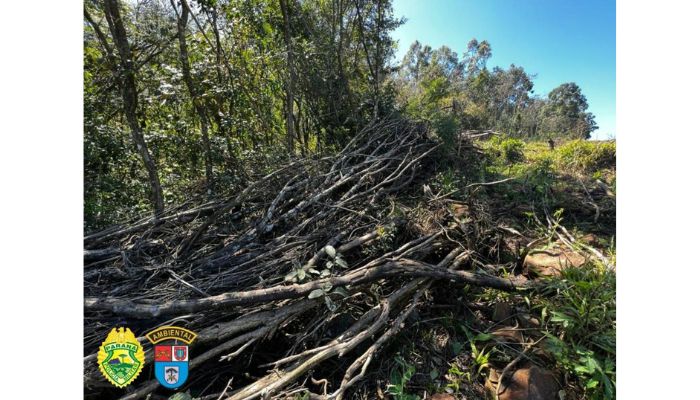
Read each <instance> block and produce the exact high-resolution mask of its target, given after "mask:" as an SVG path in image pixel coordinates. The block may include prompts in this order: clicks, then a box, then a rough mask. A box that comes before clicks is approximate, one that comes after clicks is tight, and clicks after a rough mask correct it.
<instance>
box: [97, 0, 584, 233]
mask: <svg viewBox="0 0 700 400" xmlns="http://www.w3.org/2000/svg"><path fill="white" fill-rule="evenodd" d="M403 22H404V20H403V19H402V18H401V16H397V15H395V14H394V12H393V8H392V4H391V2H390V1H389V0H230V1H215V0H197V1H189V0H167V1H166V0H137V1H119V0H104V1H96V0H87V1H86V2H85V3H84V27H85V29H84V130H85V134H84V157H85V164H84V165H85V167H84V168H85V171H84V173H85V180H84V182H85V183H84V185H85V187H84V191H85V229H86V230H94V229H96V228H101V227H104V226H107V225H110V224H112V223H115V222H117V221H122V220H125V219H129V218H133V217H134V216H136V215H142V214H146V213H149V212H155V213H156V214H159V213H162V212H163V210H164V208H166V207H167V206H168V205H169V204H172V203H174V202H177V201H182V200H183V199H185V198H186V196H191V195H192V194H193V193H200V194H203V195H212V194H216V193H219V192H221V191H222V190H224V188H225V189H226V190H232V189H235V188H236V187H242V186H244V185H245V184H246V182H249V181H250V179H251V175H252V174H254V173H257V172H264V171H266V170H270V169H272V168H274V166H275V165H278V163H279V162H280V161H282V160H288V159H289V158H290V157H296V156H303V157H306V156H317V155H320V154H327V153H331V152H334V151H337V150H339V149H340V148H341V147H342V146H343V145H344V144H345V143H347V142H348V140H350V139H351V138H352V136H353V134H354V132H357V131H358V129H359V128H360V127H362V126H365V125H366V124H368V123H370V122H371V121H373V120H377V119H381V118H384V117H386V116H390V115H403V116H406V117H409V118H411V119H414V120H417V121H422V122H423V123H426V124H428V125H429V126H430V127H431V129H433V130H434V131H435V132H436V133H437V134H438V135H439V136H440V137H442V138H443V139H445V141H446V142H450V139H451V138H452V137H453V136H454V135H456V134H457V133H459V132H462V131H464V130H473V129H494V130H497V131H501V132H504V133H506V134H508V135H510V136H514V137H519V138H525V139H528V138H537V139H541V138H552V137H567V138H588V137H589V136H590V133H591V132H592V131H594V130H595V129H596V128H597V126H596V124H595V119H594V116H593V115H592V114H591V113H590V112H588V111H587V109H588V103H587V100H586V97H585V95H584V94H583V93H582V91H581V88H580V87H579V86H578V85H576V84H575V83H573V82H568V83H563V84H562V85H560V86H559V87H557V88H555V89H554V90H552V91H551V92H550V93H549V94H548V96H547V97H540V96H537V95H535V94H534V92H533V87H534V84H533V78H534V75H533V74H532V73H530V72H527V71H525V70H524V69H523V68H522V67H519V66H516V65H510V66H509V67H508V68H507V69H504V68H501V67H493V68H490V69H489V67H488V65H487V64H488V61H489V59H490V57H491V55H492V52H493V51H497V49H492V48H491V45H490V44H489V42H488V41H487V40H481V41H478V40H476V39H471V40H468V38H465V48H464V49H458V50H460V51H463V52H462V54H459V53H458V50H453V49H450V48H448V47H445V46H443V47H440V48H438V49H433V48H431V47H430V46H427V45H423V44H421V43H420V42H415V43H413V44H412V45H411V47H410V49H409V51H408V52H407V54H406V55H405V56H403V58H402V59H401V60H397V56H399V55H397V54H396V42H395V41H394V40H393V39H392V36H391V33H392V31H393V30H394V29H395V28H397V27H398V26H400V25H401V24H402V23H403Z"/></svg>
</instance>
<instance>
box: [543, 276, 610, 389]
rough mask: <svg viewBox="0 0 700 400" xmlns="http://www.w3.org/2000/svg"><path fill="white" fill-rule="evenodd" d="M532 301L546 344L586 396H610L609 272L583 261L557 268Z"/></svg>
mask: <svg viewBox="0 0 700 400" xmlns="http://www.w3.org/2000/svg"><path fill="white" fill-rule="evenodd" d="M547 290H553V291H556V296H547V297H543V298H541V299H538V300H536V301H535V302H534V304H535V306H534V307H533V312H536V311H540V313H541V315H542V320H543V321H545V327H547V330H545V331H544V332H545V334H546V336H547V347H548V349H549V350H550V351H551V354H553V355H554V357H555V358H556V360H557V363H558V364H560V365H561V366H562V367H563V368H564V369H565V370H566V371H567V372H568V373H569V374H570V375H571V376H572V377H575V379H577V380H578V381H579V382H580V384H581V386H582V387H583V388H584V392H585V394H586V396H587V397H589V398H591V399H611V398H613V397H614V393H615V274H614V273H612V272H610V271H608V270H607V269H606V268H604V267H602V266H600V265H595V264H588V265H586V266H584V267H582V268H570V269H566V270H564V271H563V273H562V276H561V277H560V278H557V279H554V280H553V281H552V282H551V283H550V285H549V287H548V288H547Z"/></svg>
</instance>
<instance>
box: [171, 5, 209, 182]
mask: <svg viewBox="0 0 700 400" xmlns="http://www.w3.org/2000/svg"><path fill="white" fill-rule="evenodd" d="M180 5H181V6H182V7H181V8H182V13H181V14H180V17H179V18H178V21H177V37H178V41H179V42H180V63H181V64H182V78H183V79H184V81H185V85H186V86H187V91H188V92H189V94H190V97H191V98H192V105H193V106H194V108H195V110H196V111H197V115H198V116H199V123H200V127H201V131H202V147H203V150H204V165H205V170H206V179H207V192H208V193H211V190H212V184H213V181H214V171H213V166H212V157H211V143H210V141H209V122H208V119H207V111H206V108H205V107H204V102H203V100H202V98H201V97H200V96H199V93H198V91H197V88H196V87H195V85H194V80H193V79H192V71H191V67H190V56H189V53H188V50H187V39H186V37H185V36H186V33H187V32H186V30H187V20H188V18H189V6H188V5H187V0H180ZM174 6H175V3H173V7H174ZM175 12H177V10H175Z"/></svg>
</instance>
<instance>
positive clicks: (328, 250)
mask: <svg viewBox="0 0 700 400" xmlns="http://www.w3.org/2000/svg"><path fill="white" fill-rule="evenodd" d="M323 250H324V251H325V252H326V254H328V257H330V258H335V247H333V246H331V245H330V244H329V245H326V247H324V248H323Z"/></svg>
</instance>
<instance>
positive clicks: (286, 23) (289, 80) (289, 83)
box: [279, 0, 296, 155]
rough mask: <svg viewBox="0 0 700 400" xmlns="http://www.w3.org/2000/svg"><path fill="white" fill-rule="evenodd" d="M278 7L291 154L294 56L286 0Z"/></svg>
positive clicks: (288, 148)
mask: <svg viewBox="0 0 700 400" xmlns="http://www.w3.org/2000/svg"><path fill="white" fill-rule="evenodd" d="M279 2H280V8H281V9H282V18H283V19H284V43H285V45H286V46H287V68H288V69H289V71H288V75H287V97H286V99H285V107H286V110H287V123H286V125H287V150H288V151H289V154H290V155H291V154H292V152H293V151H294V81H295V79H296V77H295V76H294V64H293V63H294V57H293V49H292V35H291V32H290V30H291V28H290V23H289V8H288V3H287V0H279Z"/></svg>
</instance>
